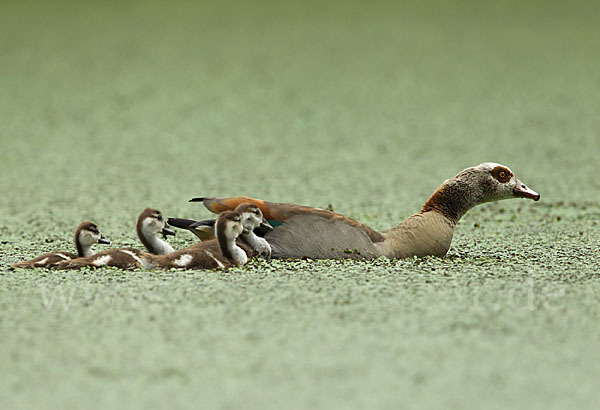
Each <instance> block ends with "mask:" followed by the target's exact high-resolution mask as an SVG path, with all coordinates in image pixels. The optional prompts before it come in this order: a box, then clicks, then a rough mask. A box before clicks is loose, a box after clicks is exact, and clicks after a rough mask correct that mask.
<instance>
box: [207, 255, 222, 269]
mask: <svg viewBox="0 0 600 410" xmlns="http://www.w3.org/2000/svg"><path fill="white" fill-rule="evenodd" d="M204 252H206V254H207V255H208V256H210V257H211V258H212V259H213V260H214V261H215V262H217V265H218V266H219V268H221V269H225V265H223V264H222V263H221V261H220V260H218V259H217V258H215V255H213V254H212V252H211V251H204Z"/></svg>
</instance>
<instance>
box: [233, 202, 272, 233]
mask: <svg viewBox="0 0 600 410" xmlns="http://www.w3.org/2000/svg"><path fill="white" fill-rule="evenodd" d="M235 212H237V213H238V214H239V215H240V217H241V220H242V226H243V227H244V232H243V233H244V234H248V233H250V232H252V231H254V229H255V228H258V227H259V226H260V227H261V228H264V229H267V230H273V227H272V226H271V224H269V222H267V220H266V219H265V218H264V216H263V214H262V212H261V210H260V209H259V208H258V207H257V206H256V205H254V204H249V203H246V204H240V205H238V206H237V207H236V208H235Z"/></svg>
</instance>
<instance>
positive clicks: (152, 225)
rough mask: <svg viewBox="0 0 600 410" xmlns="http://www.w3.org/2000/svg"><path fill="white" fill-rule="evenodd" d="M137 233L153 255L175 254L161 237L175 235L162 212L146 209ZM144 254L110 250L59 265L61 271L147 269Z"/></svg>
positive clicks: (136, 251)
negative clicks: (87, 267) (80, 269)
mask: <svg viewBox="0 0 600 410" xmlns="http://www.w3.org/2000/svg"><path fill="white" fill-rule="evenodd" d="M135 226H136V232H137V235H138V238H139V239H140V241H141V242H142V243H143V244H144V246H145V247H146V249H148V251H149V252H150V253H152V254H156V255H166V254H168V253H170V252H174V249H173V248H172V247H171V245H169V243H168V242H167V241H165V240H163V239H161V238H160V237H159V235H161V234H162V235H175V231H173V230H172V229H170V228H169V227H167V224H166V222H165V219H164V218H163V216H162V214H161V213H160V211H158V210H156V209H152V208H146V209H144V210H143V211H142V212H141V213H140V214H139V215H138V218H137V221H136V224H135ZM144 255H146V252H143V251H141V250H139V249H134V248H122V249H108V250H105V251H102V252H98V253H97V254H95V255H92V256H87V257H85V258H79V259H76V260H72V261H65V262H61V263H59V264H58V266H57V267H59V268H61V269H78V268H82V267H84V266H92V267H100V266H114V267H118V268H122V269H135V268H146V267H147V264H145V259H144Z"/></svg>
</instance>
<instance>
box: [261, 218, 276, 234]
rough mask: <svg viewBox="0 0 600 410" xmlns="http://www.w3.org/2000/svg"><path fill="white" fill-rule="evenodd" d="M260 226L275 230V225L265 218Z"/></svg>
mask: <svg viewBox="0 0 600 410" xmlns="http://www.w3.org/2000/svg"><path fill="white" fill-rule="evenodd" d="M259 226H260V227H261V228H263V229H266V230H267V231H272V230H273V226H272V225H271V224H270V223H269V222H268V221H267V220H266V219H263V221H262V222H261V223H260V225H259Z"/></svg>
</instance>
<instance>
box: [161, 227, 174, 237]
mask: <svg viewBox="0 0 600 410" xmlns="http://www.w3.org/2000/svg"><path fill="white" fill-rule="evenodd" d="M162 234H163V235H165V236H167V235H173V236H175V231H174V230H172V229H171V228H168V227H166V226H165V227H164V228H162Z"/></svg>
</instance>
